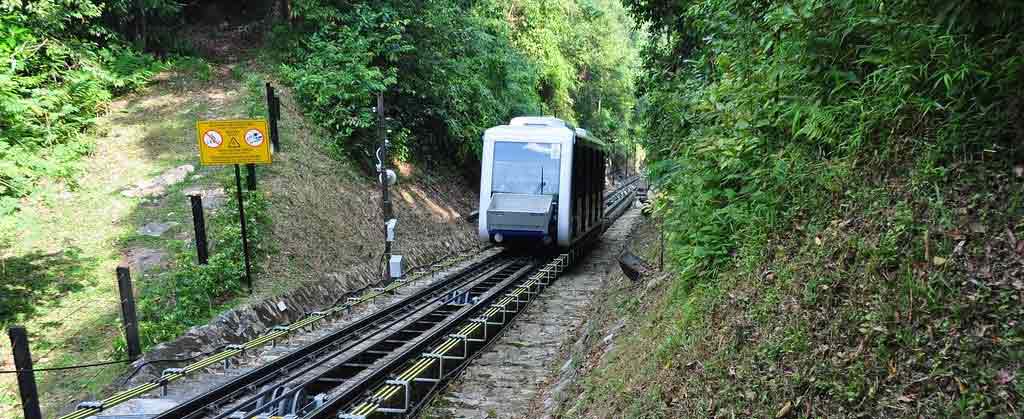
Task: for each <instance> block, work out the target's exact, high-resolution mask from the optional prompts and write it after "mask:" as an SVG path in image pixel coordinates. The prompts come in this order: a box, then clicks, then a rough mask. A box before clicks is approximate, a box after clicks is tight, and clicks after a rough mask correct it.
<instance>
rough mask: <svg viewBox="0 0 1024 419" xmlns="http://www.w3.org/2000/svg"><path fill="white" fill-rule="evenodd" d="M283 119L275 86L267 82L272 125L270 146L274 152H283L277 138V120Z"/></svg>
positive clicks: (269, 114) (269, 113) (268, 119)
mask: <svg viewBox="0 0 1024 419" xmlns="http://www.w3.org/2000/svg"><path fill="white" fill-rule="evenodd" d="M280 117H281V99H280V98H278V97H277V94H275V93H274V86H271V85H270V82H267V122H268V123H269V124H270V144H271V145H273V146H274V152H280V151H281V141H280V140H278V138H277V120H278V118H280Z"/></svg>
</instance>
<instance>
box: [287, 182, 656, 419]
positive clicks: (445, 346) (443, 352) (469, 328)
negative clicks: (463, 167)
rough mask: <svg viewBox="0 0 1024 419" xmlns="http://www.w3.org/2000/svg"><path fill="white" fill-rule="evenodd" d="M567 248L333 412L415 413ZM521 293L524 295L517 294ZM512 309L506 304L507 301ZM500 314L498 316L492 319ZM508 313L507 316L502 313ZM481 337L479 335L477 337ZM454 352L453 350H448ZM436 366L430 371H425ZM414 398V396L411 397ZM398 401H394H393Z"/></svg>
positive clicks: (611, 204)
mask: <svg viewBox="0 0 1024 419" xmlns="http://www.w3.org/2000/svg"><path fill="white" fill-rule="evenodd" d="M639 179H640V178H639V177H633V178H632V179H630V180H627V181H626V182H624V183H623V184H622V185H621V186H619V187H618V188H616V190H614V191H611V192H609V193H607V194H605V196H604V198H605V208H604V218H605V228H608V227H610V225H611V223H612V222H614V221H615V220H616V219H617V218H618V217H619V216H621V215H622V214H623V213H624V212H625V209H626V208H627V206H626V204H628V203H629V198H630V197H632V196H634V193H635V192H636V190H637V187H638V186H637V185H636V184H637V181H638V180H639ZM577 250H578V249H574V250H573V251H572V252H570V254H571V255H573V256H575V255H577V254H578V253H581V251H577ZM570 254H563V255H561V256H559V257H558V258H557V259H555V260H554V261H552V262H551V263H549V264H548V265H547V266H545V267H544V268H543V269H541V270H540V271H538V272H537V273H535V274H533V275H531V276H530V278H529V280H527V281H526V282H524V283H522V284H519V285H517V286H516V287H515V290H514V291H512V292H509V293H507V294H506V295H505V296H504V297H503V298H501V299H500V300H498V301H497V302H494V303H492V304H491V305H490V306H489V307H488V308H487V309H486V310H485V311H484V312H483V313H482V314H481V315H480V316H478V317H476V318H474V319H472V321H465V320H464V323H463V326H462V327H461V328H460V329H459V330H458V331H457V332H456V333H452V334H450V335H449V336H448V337H447V338H441V339H436V340H435V342H438V343H437V344H436V345H435V346H434V347H433V349H431V350H430V351H426V352H423V353H422V354H421V356H420V357H419V358H418V359H416V360H415V361H414V362H411V361H407V362H406V364H405V365H406V367H405V369H404V370H402V372H401V373H398V374H396V375H395V376H394V378H393V379H391V380H387V381H385V382H384V383H382V384H381V383H380V381H381V379H380V377H379V375H380V374H386V372H387V370H384V369H382V370H381V372H380V373H379V374H378V377H377V381H378V387H377V388H376V391H374V392H373V393H372V394H370V395H369V396H367V397H366V398H365V399H363V400H362V401H361V402H359V403H356V402H352V403H349V404H348V409H347V410H346V411H347V412H349V413H345V414H338V415H337V417H338V418H341V419H367V418H370V417H372V416H374V415H380V414H400V415H402V416H404V417H411V416H413V415H415V414H416V413H417V412H418V411H419V410H420V409H422V408H423V406H424V405H425V404H426V403H427V401H429V400H430V398H431V397H433V395H434V394H436V392H438V391H440V388H441V383H442V382H446V381H447V380H449V379H451V378H452V377H454V376H457V375H458V374H459V373H461V371H462V369H464V368H466V366H468V364H469V362H470V360H471V359H472V358H475V357H476V356H478V355H479V354H480V353H481V352H482V351H483V349H484V348H486V347H489V346H490V345H491V344H493V343H494V342H495V341H497V339H498V338H499V337H500V336H501V335H502V334H503V333H504V332H505V331H506V330H507V328H506V327H505V326H506V325H508V324H510V323H511V322H512V321H514V320H515V318H517V317H518V315H519V314H520V313H522V312H523V310H525V308H526V306H528V305H529V304H530V303H532V302H533V301H534V298H532V297H534V296H536V295H537V294H539V293H540V292H542V291H543V290H544V289H545V288H546V287H547V286H548V285H550V284H551V282H553V281H554V280H556V279H557V277H558V275H559V274H560V273H561V272H562V271H563V270H564V269H566V268H567V267H568V265H569V264H570V263H571V262H573V260H572V259H575V258H574V257H573V256H570ZM523 298H525V300H524V299H523ZM513 304H514V305H515V308H514V309H510V306H511V305H513ZM499 314H500V316H501V319H500V320H499V319H497V318H496V317H498V315H499ZM508 314H511V316H507V315H508ZM495 325H496V326H499V328H498V330H496V331H494V330H490V329H491V327H489V326H495ZM471 337H472V339H475V340H477V341H478V342H480V343H482V344H481V345H475V347H474V348H473V350H472V353H470V346H469V340H470V339H471ZM481 338H482V339H481ZM460 344H461V346H462V353H461V354H457V352H458V348H459V347H460ZM453 352H456V354H452V353H453ZM449 358H461V360H462V361H461V362H460V363H459V364H458V365H456V366H455V367H454V368H448V369H447V373H446V372H445V370H446V369H445V366H446V365H445V360H446V359H449ZM434 370H436V371H437V373H436V376H434V375H432V374H431V372H432V371H434ZM417 382H432V383H433V384H432V385H429V386H428V388H427V390H426V392H423V391H421V390H420V389H419V388H418V387H419V386H418V385H416V384H415V383H417ZM398 395H402V396H403V397H402V398H401V400H400V401H396V400H394V399H395V398H396V396H398ZM344 399H345V397H338V398H337V399H335V401H334V402H331V403H328V404H327V405H325V406H323V407H321V408H320V409H318V410H316V411H314V412H312V413H310V414H309V415H306V416H302V417H303V418H304V419H326V418H328V417H329V416H330V415H331V414H332V413H335V412H337V411H338V410H339V409H338V408H337V407H333V406H344V403H343V402H344ZM414 400H415V401H414ZM395 403H398V404H399V405H398V406H395Z"/></svg>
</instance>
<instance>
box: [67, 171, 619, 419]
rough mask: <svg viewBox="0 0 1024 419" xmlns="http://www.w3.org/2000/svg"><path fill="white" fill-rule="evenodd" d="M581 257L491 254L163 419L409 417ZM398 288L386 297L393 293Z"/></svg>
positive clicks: (154, 385)
mask: <svg viewBox="0 0 1024 419" xmlns="http://www.w3.org/2000/svg"><path fill="white" fill-rule="evenodd" d="M636 187H637V182H636V178H634V179H631V180H629V181H626V182H624V183H623V184H622V185H621V186H620V187H619V188H618V189H616V190H615V191H611V192H609V193H607V194H606V195H605V218H606V226H607V225H610V224H611V222H613V221H614V220H615V219H616V218H618V216H619V215H621V214H622V212H624V211H625V209H627V208H628V204H630V203H631V202H632V200H631V199H630V198H631V197H632V196H633V195H634V193H635V191H636ZM582 251H583V249H574V251H573V252H570V253H569V254H563V255H559V256H557V257H555V256H547V257H528V256H524V255H517V254H513V253H511V252H509V251H505V252H501V253H497V254H492V255H490V256H488V257H485V258H484V259H483V260H481V261H479V262H478V263H476V264H474V265H472V266H468V267H464V268H462V269H459V270H457V271H456V272H453V273H451V274H450V275H448V276H446V277H444V278H442V279H440V280H437V281H436V282H433V283H431V284H429V285H427V286H425V287H423V288H422V289H419V290H416V291H414V292H412V293H411V294H410V295H408V296H407V297H405V298H402V299H400V300H398V301H396V302H394V303H391V304H389V305H387V306H385V307H383V308H381V309H379V310H376V311H374V312H372V313H370V314H368V315H366V316H364V317H362V318H359V319H356V320H355V321H352V322H350V323H348V324H346V325H344V326H342V327H340V328H338V329H337V330H334V331H332V332H330V333H328V334H326V335H324V336H323V337H320V338H318V339H316V340H315V341H312V342H311V343H309V344H308V345H305V346H303V347H301V348H298V349H296V350H294V351H291V352H288V353H286V354H284V355H282V356H280V357H278V358H276V359H273V360H271V361H269V362H267V363H265V364H263V365H261V366H259V367H257V368H255V369H253V370H251V371H248V372H246V373H244V374H242V375H240V376H238V377H235V378H233V379H231V380H230V381H228V382H226V383H224V384H222V385H220V386H218V387H216V388H213V389H211V390H209V391H206V392H205V393H202V394H200V395H198V396H195V397H193V398H191V399H189V400H187V401H185V402H184V403H181V404H179V405H178V406H176V407H174V408H173V409H171V410H168V411H166V412H164V413H162V414H161V415H159V416H157V419H177V418H184V419H201V418H202V419H249V418H271V417H293V418H347V419H364V418H371V417H395V416H400V417H409V416H411V415H414V414H415V413H416V412H418V411H419V409H420V408H421V407H423V406H424V405H425V404H426V402H427V401H428V400H429V399H430V397H431V396H432V395H433V394H434V393H436V392H437V391H439V389H440V388H441V387H442V384H443V383H444V382H446V381H447V380H449V379H451V378H452V377H453V376H455V375H456V374H458V372H459V371H461V369H462V368H464V367H465V366H466V365H467V364H468V363H469V360H470V359H471V358H472V357H473V356H474V355H475V354H477V353H479V352H480V351H481V350H482V349H484V348H486V347H487V346H489V345H490V344H491V343H493V342H494V341H495V340H496V338H497V337H498V336H500V335H501V333H502V332H503V331H504V328H505V326H506V325H508V324H509V323H510V322H512V321H513V320H514V319H515V317H516V316H517V315H518V314H519V313H521V312H522V311H523V310H524V309H525V308H526V307H527V306H528V305H529V303H530V302H531V301H532V300H533V297H534V296H536V295H537V294H539V293H540V292H542V291H543V290H544V289H545V288H546V287H547V286H548V285H549V284H550V283H551V282H553V281H554V280H555V279H557V277H558V275H559V274H560V273H561V272H562V271H563V270H564V269H566V268H567V267H568V266H570V265H571V264H572V262H573V261H574V259H575V258H576V257H577V256H578V255H579V254H580V253H582ZM400 285H401V284H397V285H396V284H392V285H390V286H388V287H386V288H383V289H381V290H379V291H380V292H381V293H385V292H388V291H393V290H394V289H395V287H396V286H400ZM358 302H359V301H350V302H348V303H347V304H345V305H342V306H339V307H335V308H332V309H331V310H327V311H325V312H318V313H313V314H312V315H311V316H310V317H309V318H307V319H305V320H302V321H299V322H296V324H293V325H290V326H288V327H287V328H286V329H287V330H284V329H285V328H284V327H282V330H278V331H276V332H274V331H272V332H271V333H270V334H269V335H267V336H264V337H261V338H258V339H256V340H254V341H253V342H249V343H247V344H245V345H234V346H230V347H228V349H227V350H226V351H224V352H222V353H220V354H218V355H214V356H212V357H210V358H208V359H205V360H203V361H201V362H198V363H196V364H193V365H190V366H188V367H186V368H183V369H170V370H167V371H165V373H164V375H163V377H161V379H159V380H155V381H154V382H151V383H147V384H145V385H143V386H140V387H136V388H134V389H131V390H127V391H124V392H121V393H118V394H116V395H114V396H112V397H111V398H108V399H106V400H104V401H102V402H93V403H85V404H83V405H82V406H80V408H79V410H77V411H76V412H74V413H72V414H71V415H68V416H65V417H64V418H63V419H80V418H86V417H89V416H91V415H93V414H95V413H98V412H100V411H102V410H104V409H105V408H108V407H110V406H112V405H116V404H118V403H121V402H123V401H126V400H129V399H131V398H135V397H140V396H142V395H144V394H147V393H149V392H153V391H156V390H159V389H161V388H166V387H165V386H166V385H167V384H168V382H170V381H173V380H176V379H180V378H181V377H184V376H185V375H187V374H190V373H194V372H198V371H201V370H203V369H206V368H209V367H210V366H212V365H215V364H218V363H220V362H226V360H227V359H228V358H230V357H233V356H244V355H245V351H246V350H253V349H254V348H255V347H257V346H258V345H265V344H267V343H269V342H272V341H275V340H277V339H281V338H283V337H285V336H287V335H286V334H285V332H287V333H295V332H296V331H301V330H306V329H312V328H316V327H317V326H318V324H319V323H320V322H324V321H330V320H331V318H332V317H333V316H337V315H339V314H342V313H345V312H346V311H347V310H350V309H351V307H352V305H353V304H356V303H358ZM346 307H347V309H346Z"/></svg>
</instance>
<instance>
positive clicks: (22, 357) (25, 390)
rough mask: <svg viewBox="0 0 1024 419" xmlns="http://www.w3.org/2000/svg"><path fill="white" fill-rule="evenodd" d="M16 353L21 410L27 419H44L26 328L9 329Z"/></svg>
mask: <svg viewBox="0 0 1024 419" xmlns="http://www.w3.org/2000/svg"><path fill="white" fill-rule="evenodd" d="M7 335H8V336H10V337H11V350H12V351H13V352H14V369H15V370H17V371H18V393H19V394H20V395H21V410H22V412H23V413H24V414H25V419H43V413H42V411H41V410H40V409H39V390H38V389H37V388H36V374H35V372H34V371H32V352H31V351H30V350H29V347H28V332H26V331H25V327H24V326H11V328H10V329H7Z"/></svg>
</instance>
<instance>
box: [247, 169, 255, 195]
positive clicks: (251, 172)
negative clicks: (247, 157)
mask: <svg viewBox="0 0 1024 419" xmlns="http://www.w3.org/2000/svg"><path fill="white" fill-rule="evenodd" d="M245 170H246V178H245V188H246V189H248V190H249V191H250V192H251V191H255V190H256V165H255V164H251V163H250V164H247V165H245Z"/></svg>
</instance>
